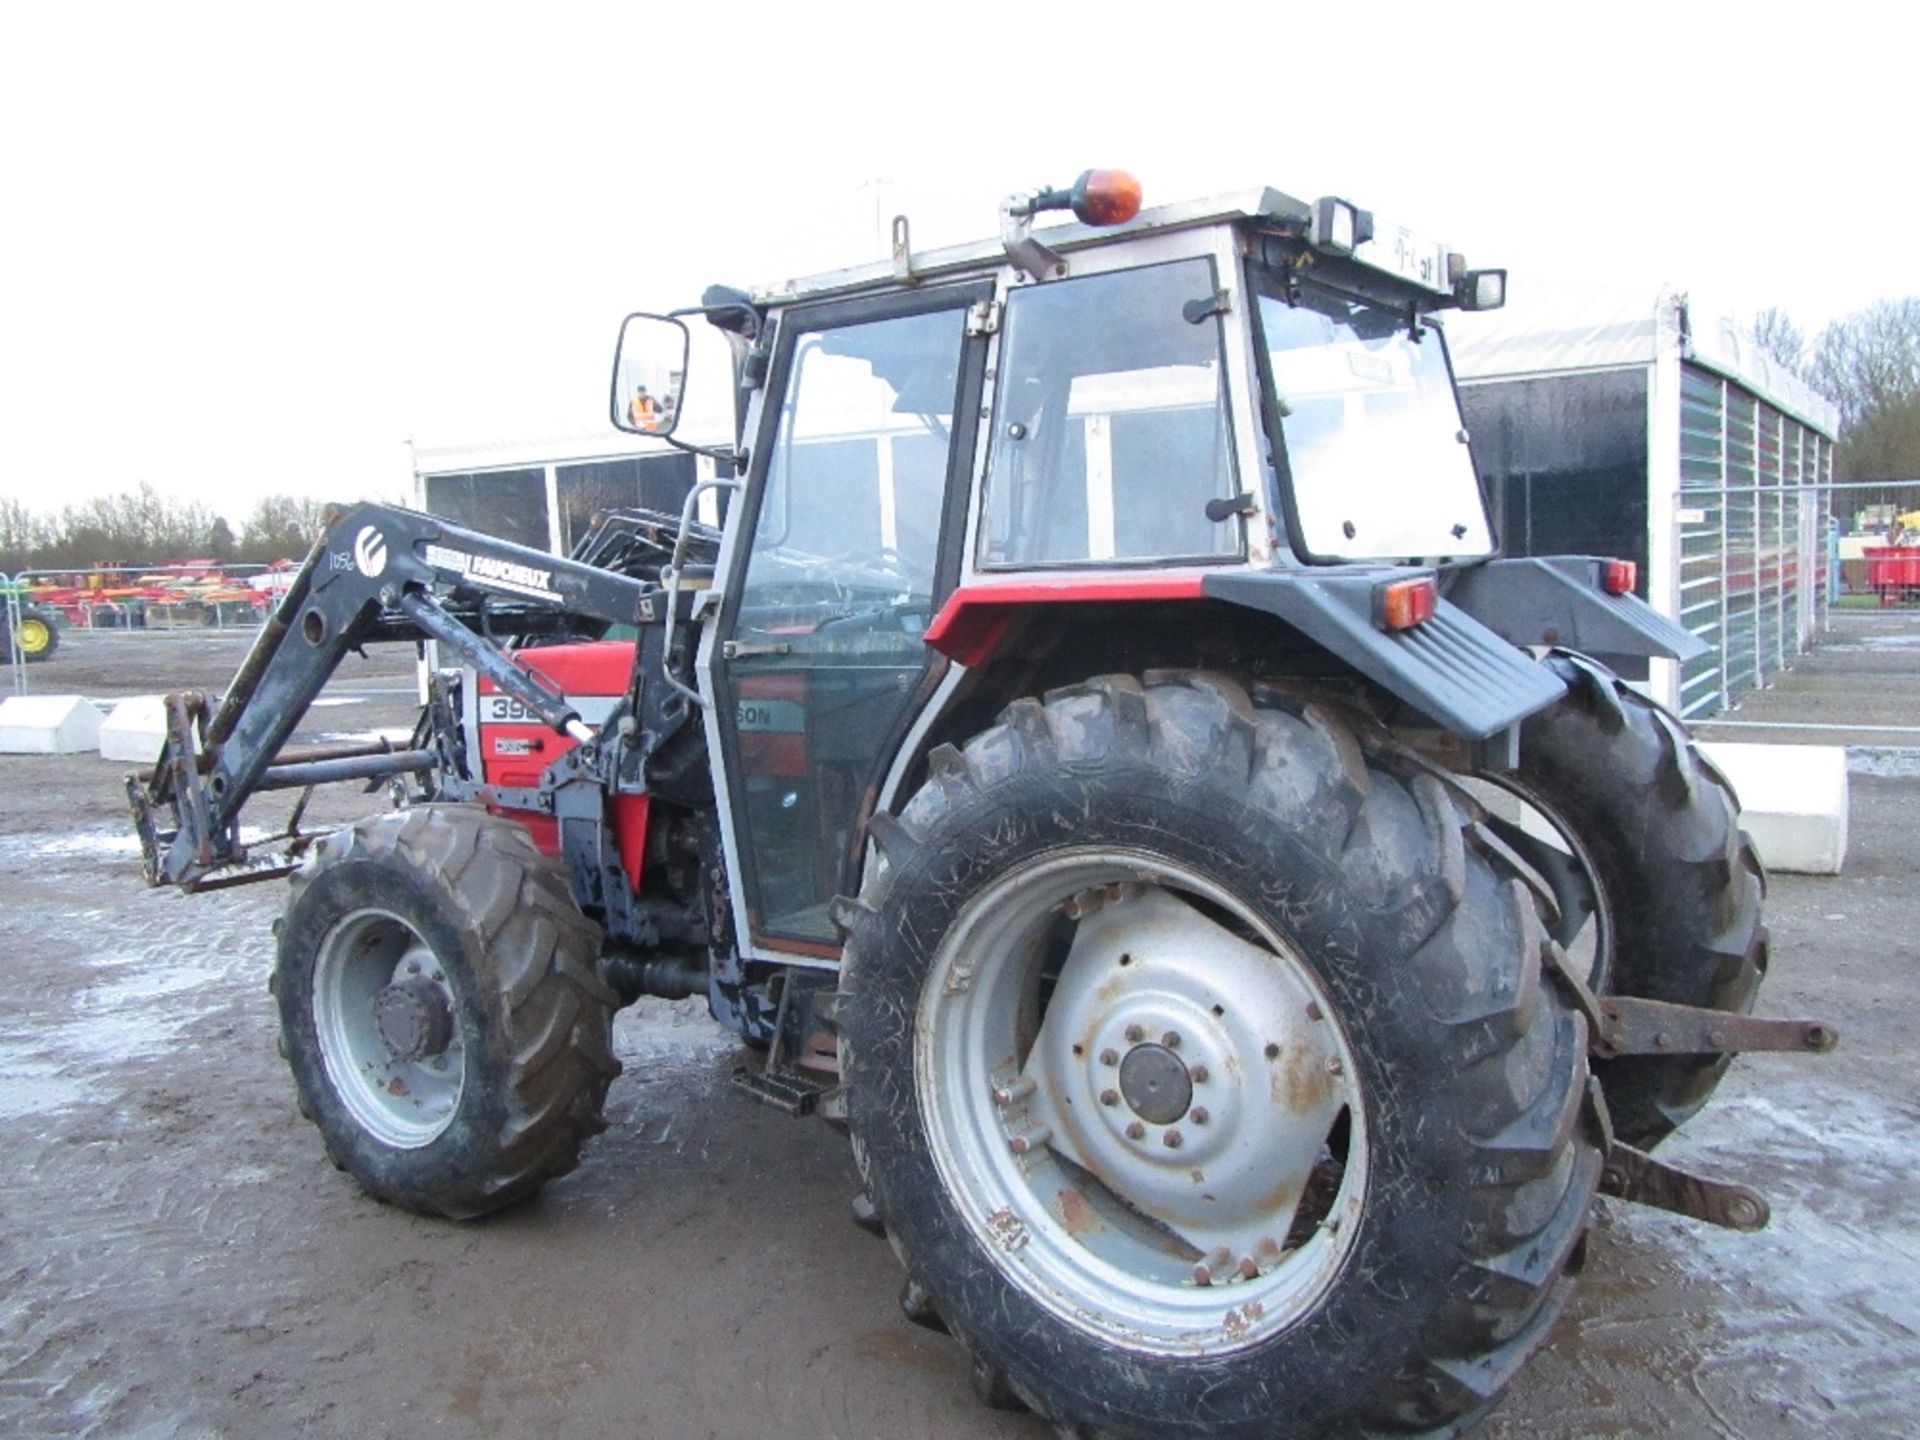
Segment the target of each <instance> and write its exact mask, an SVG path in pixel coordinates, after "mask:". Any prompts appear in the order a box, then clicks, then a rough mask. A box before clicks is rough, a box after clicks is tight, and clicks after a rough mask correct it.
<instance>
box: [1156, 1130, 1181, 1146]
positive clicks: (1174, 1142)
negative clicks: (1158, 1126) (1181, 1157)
mask: <svg viewBox="0 0 1920 1440" xmlns="http://www.w3.org/2000/svg"><path fill="white" fill-rule="evenodd" d="M1160 1143H1161V1144H1162V1145H1165V1146H1166V1147H1167V1149H1169V1150H1178V1149H1179V1148H1180V1147H1181V1146H1182V1145H1184V1144H1185V1143H1186V1139H1185V1137H1184V1136H1182V1135H1181V1134H1180V1132H1179V1131H1178V1130H1169V1131H1167V1133H1166V1134H1164V1135H1162V1136H1161V1137H1160Z"/></svg>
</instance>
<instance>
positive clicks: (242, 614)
mask: <svg viewBox="0 0 1920 1440" xmlns="http://www.w3.org/2000/svg"><path fill="white" fill-rule="evenodd" d="M294 568H295V567H293V566H290V565H258V564H232V565H205V564H184V565H183V564H167V565H138V564H132V565H96V566H90V567H87V568H84V569H74V568H62V569H49V570H22V571H20V572H19V573H18V574H16V575H12V576H7V575H5V574H0V590H4V591H5V600H6V605H5V609H6V621H7V625H6V632H7V644H6V650H7V654H6V660H7V662H8V665H9V668H10V670H11V676H12V689H13V692H14V693H15V694H19V695H24V694H26V693H27V692H28V689H29V688H30V685H31V683H32V681H33V672H34V671H36V670H38V669H39V668H40V667H39V666H38V665H33V664H30V663H29V662H28V660H27V658H26V655H25V654H24V653H23V647H22V643H21V629H22V621H23V620H25V619H26V618H27V617H28V616H29V615H35V616H48V617H51V623H52V624H53V626H54V627H55V630H56V631H57V632H59V633H62V634H64V633H65V632H67V631H70V630H115V631H122V632H127V633H132V634H163V633H174V632H178V631H182V630H190V631H201V632H212V631H220V630H249V631H250V630H253V629H255V628H257V627H258V626H259V624H260V620H261V617H262V616H263V615H264V614H265V612H266V609H267V607H268V606H270V605H271V604H272V603H273V600H274V599H275V598H276V597H277V596H278V594H279V592H280V590H282V589H284V588H285V586H284V584H279V583H277V579H278V577H281V576H284V577H285V578H286V580H288V581H291V580H292V578H293V573H294ZM57 663H58V662H57V660H56V661H54V664H56V665H57Z"/></svg>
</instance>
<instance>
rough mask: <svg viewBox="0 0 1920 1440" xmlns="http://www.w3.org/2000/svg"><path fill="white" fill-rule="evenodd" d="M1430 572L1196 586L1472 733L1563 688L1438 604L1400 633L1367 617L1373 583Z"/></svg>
mask: <svg viewBox="0 0 1920 1440" xmlns="http://www.w3.org/2000/svg"><path fill="white" fill-rule="evenodd" d="M1431 573H1432V572H1431V571H1425V570H1398V569H1391V568H1383V567H1379V566H1352V567H1348V566H1342V567H1340V568H1338V569H1335V568H1332V567H1328V568H1325V569H1314V570H1237V571H1222V572H1219V573H1216V574H1211V575H1208V576H1207V577H1206V579H1205V581H1204V582H1203V586H1202V591H1203V593H1204V594H1205V595H1207V596H1208V597H1209V598H1210V599H1214V600H1223V601H1226V602H1227V603H1229V604H1233V605H1244V606H1246V607H1247V608H1249V609H1252V610H1262V611H1265V612H1266V613H1267V614H1269V615H1273V616H1276V617H1277V618H1279V619H1281V620H1284V621H1285V622H1286V623H1287V624H1289V625H1291V626H1292V627H1293V628H1294V629H1296V630H1298V631H1299V632H1300V633H1301V634H1303V635H1305V636H1306V637H1307V638H1308V639H1310V640H1312V641H1314V642H1315V643H1316V644H1318V645H1320V646H1322V647H1324V648H1325V649H1326V650H1327V651H1329V652H1330V653H1332V654H1334V655H1337V656H1339V657H1340V659H1342V660H1344V661H1345V662H1346V663H1347V664H1349V665H1351V666H1352V667H1353V668H1354V669H1355V670H1358V671H1359V672H1360V673H1361V674H1362V675H1364V676H1366V678H1367V679H1369V680H1371V681H1373V682H1374V684H1376V685H1378V686H1380V688H1381V689H1383V690H1385V691H1387V693H1388V694H1390V695H1392V696H1394V697H1395V698H1396V699H1399V700H1401V701H1404V702H1405V703H1406V704H1408V705H1411V706H1412V707H1413V708H1414V709H1416V710H1419V711H1421V712H1423V713H1424V714H1427V715H1430V716H1432V717H1433V719H1434V720H1436V721H1438V722H1439V723H1440V724H1441V725H1443V726H1445V727H1446V728H1447V729H1449V730H1451V731H1453V732H1455V733H1456V734H1459V735H1465V736H1468V737H1470V738H1472V739H1476V740H1479V739H1484V738H1485V737H1487V736H1489V735H1492V734H1495V733H1496V732H1498V731H1501V730H1505V729H1507V728H1508V727H1509V726H1512V725H1516V724H1518V723H1519V722H1520V721H1522V720H1524V719H1526V717H1527V716H1529V715H1532V714H1534V713H1535V712H1537V711H1540V710H1544V709H1546V708H1547V706H1549V705H1551V704H1553V703H1554V702H1555V701H1556V700H1558V699H1559V698H1560V697H1561V696H1562V695H1564V694H1566V686H1564V685H1562V684H1561V683H1560V681H1559V680H1558V679H1557V678H1556V677H1555V676H1554V674H1553V673H1552V672H1551V671H1550V670H1548V669H1547V667H1546V666H1544V665H1539V664H1536V663H1535V662H1534V660H1533V658H1532V657H1531V656H1529V655H1528V654H1527V653H1526V652H1525V651H1522V650H1517V649H1515V648H1514V646H1513V644H1512V643H1511V642H1510V641H1508V640H1506V639H1504V638H1502V637H1501V636H1500V635H1498V634H1496V633H1495V632H1494V631H1492V630H1490V629H1488V628H1487V627H1486V626H1485V625H1483V624H1481V623H1480V622H1479V621H1478V620H1476V619H1475V618H1474V617H1473V616H1472V615H1470V614H1468V613H1467V612H1466V611H1465V610H1464V609H1462V608H1461V607H1460V606H1458V605H1455V604H1452V603H1450V602H1448V601H1446V600H1442V601H1440V602H1439V603H1438V605H1437V606H1436V607H1435V610H1434V614H1433V616H1432V618H1431V619H1428V620H1424V621H1422V622H1421V623H1420V624H1418V625H1415V626H1414V627H1413V628H1411V629H1408V630H1382V629H1381V628H1380V627H1379V626H1378V625H1377V624H1375V623H1374V618H1373V605H1374V591H1375V590H1376V589H1377V588H1378V587H1379V586H1381V585H1383V584H1386V583H1389V582H1391V581H1393V580H1400V579H1410V578H1414V577H1417V576H1420V575H1426V574H1431Z"/></svg>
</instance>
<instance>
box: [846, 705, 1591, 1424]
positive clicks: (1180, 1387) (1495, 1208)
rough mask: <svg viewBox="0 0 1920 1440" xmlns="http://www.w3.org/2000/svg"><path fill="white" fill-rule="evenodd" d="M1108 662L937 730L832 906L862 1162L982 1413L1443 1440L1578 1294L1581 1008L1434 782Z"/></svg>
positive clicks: (1386, 751)
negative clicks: (982, 724) (1549, 973)
mask: <svg viewBox="0 0 1920 1440" xmlns="http://www.w3.org/2000/svg"><path fill="white" fill-rule="evenodd" d="M1287 703H1289V702H1285V701H1282V700H1280V699H1278V698H1274V697H1266V696H1262V695H1259V694H1258V692H1256V694H1255V696H1253V697H1250V696H1249V694H1248V692H1247V691H1246V690H1245V689H1243V688H1242V687H1241V686H1239V685H1238V684H1236V683H1234V682H1232V681H1229V680H1224V679H1220V678H1216V677H1210V676H1203V675H1192V674H1175V675H1166V676H1155V675H1149V676H1148V677H1146V681H1145V683H1144V684H1143V683H1142V682H1140V681H1137V680H1134V679H1131V678H1129V677H1117V676H1116V677H1107V678H1103V679H1098V680H1094V681H1091V682H1089V683H1087V684H1085V685H1081V686H1077V687H1074V688H1071V689H1067V690H1062V691H1057V692H1055V693H1053V694H1051V695H1049V696H1048V697H1047V699H1046V702H1045V704H1041V703H1040V702H1038V701H1033V700H1023V701H1020V702H1018V703H1016V704H1015V705H1013V706H1012V707H1010V708H1009V709H1008V710H1007V711H1006V713H1005V714H1004V715H1003V716H1002V718H1001V721H1000V723H999V724H998V725H996V726H994V727H993V728H992V729H990V730H988V731H986V732H985V733H983V734H981V735H979V736H978V737H976V738H975V739H973V740H972V741H970V742H969V743H968V744H967V745H966V747H965V749H964V751H956V750H954V749H951V748H949V747H941V748H940V749H939V750H937V751H935V752H934V754H933V756H932V757H931V768H930V774H929V778H928V779H927V781H926V784H925V785H924V786H923V788H922V789H921V790H920V791H919V792H918V794H916V795H915V796H914V798H913V800H912V801H911V802H910V803H909V804H908V805H907V807H906V808H905V810H904V811H903V812H902V814H901V815H900V816H899V817H898V819H897V820H891V821H889V820H888V819H887V818H886V817H882V818H881V820H880V821H879V822H878V823H876V825H875V827H874V833H875V835H876V837H877V838H878V839H879V841H880V843H881V845H882V848H883V854H884V863H883V864H882V865H880V866H876V867H875V873H874V874H873V875H872V876H871V878H870V879H869V882H868V884H867V885H866V887H865V889H864V890H863V892H862V896H861V899H860V900H859V901H858V902H856V903H854V904H852V905H850V906H848V907H845V908H844V909H843V911H842V914H843V917H844V919H845V920H846V923H847V925H848V927H849V933H848V937H847V951H846V960H845V965H844V968H843V975H842V991H843V995H842V1000H841V1003H840V1007H839V1019H840V1026H841V1066H842V1073H843V1077H844V1079H845V1082H846V1084H847V1087H848V1101H849V1122H850V1128H851V1131H852V1136H853V1140H854V1152H855V1156H856V1159H857V1160H858V1161H859V1163H860V1164H861V1167H862V1169H863V1171H864V1172H865V1176H866V1179H867V1182H868V1184H869V1186H870V1188H871V1192H872V1196H873V1201H874V1205H875V1207H876V1209H877V1211H878V1215H879V1218H880V1219H881V1220H882V1221H883V1222H884V1224H885V1229H886V1233H887V1235H888V1237H889V1238H890V1239H891V1241H892V1243H893V1244H894V1247H895V1249H896V1250H897V1252H898V1253H899V1255H900V1258H901V1260H902V1262H903V1263H904V1264H905V1266H906V1269H907V1276H908V1278H907V1289H906V1292H905V1294H904V1296H903V1303H904V1304H906V1306H907V1308H908V1310H909V1313H910V1314H915V1315H917V1316H918V1317H919V1318H923V1319H928V1320H930V1321H931V1320H935V1319H937V1321H938V1322H939V1323H940V1324H942V1325H943V1326H944V1327H945V1328H947V1329H949V1330H951V1331H952V1333H953V1334H954V1335H955V1336H957V1337H958V1338H959V1339H960V1340H961V1342H962V1343H963V1344H964V1345H965V1346H966V1347H967V1349H968V1351H969V1353H970V1359H971V1364H972V1370H973V1375H974V1380H975V1386H976V1389H977V1391H978V1393H979V1394H980V1395H981V1396H982V1398H984V1399H986V1400H987V1401H988V1402H989V1403H996V1404H1005V1403H1024V1404H1026V1405H1028V1406H1030V1407H1031V1408H1033V1409H1035V1410H1037V1411H1039V1412H1041V1413H1042V1414H1043V1415H1044V1416H1045V1417H1046V1418H1048V1419H1049V1420H1051V1421H1052V1422H1053V1424H1054V1425H1055V1426H1056V1427H1059V1428H1060V1429H1061V1431H1062V1433H1070V1434H1075V1435H1083V1436H1096V1435H1097V1436H1102V1437H1105V1436H1115V1437H1118V1436H1148V1435H1151V1436H1155V1437H1170V1436H1186V1437H1198V1436H1206V1437H1221V1436H1261V1437H1283V1436H1299V1437H1305V1436H1316V1437H1318V1436H1330V1435H1347V1434H1350V1433H1356V1432H1360V1431H1379V1430H1391V1431H1413V1432H1432V1431H1440V1430H1447V1429H1449V1427H1453V1426H1457V1425H1459V1424H1461V1423H1463V1422H1465V1421H1467V1420H1469V1419H1470V1418H1471V1417H1474V1416H1476V1415H1478V1414H1480V1413H1482V1412H1483V1411H1484V1410H1485V1409H1487V1408H1488V1407H1490V1406H1491V1405H1492V1404H1493V1403H1494V1401H1495V1400H1496V1399H1497V1397H1498V1395H1499V1393H1500V1392H1501V1390H1502V1388H1503V1387H1504V1386H1505V1384H1506V1382H1507V1381H1508V1379H1509V1378H1510V1377H1511V1376H1512V1375H1513V1373H1514V1372H1515V1371H1516V1370H1517V1369H1518V1367H1519V1366H1520V1364H1521V1363H1522V1362H1523V1361H1524V1360H1525V1358H1526V1357H1527V1356H1528V1355H1529V1354H1530V1353H1531V1352H1532V1351H1533V1350H1534V1349H1535V1348H1536V1347H1537V1346H1538V1345H1539V1344H1540V1343H1541V1342H1542V1341H1543V1339H1544V1338H1545V1336H1546V1333H1547V1330H1548V1328H1549V1327H1550V1326H1551V1324H1552V1322H1553V1320H1554V1317H1555V1316H1556V1314H1557V1313H1558V1312H1559V1310H1560V1308H1561V1306H1562V1304H1563V1303H1564V1301H1565V1299H1566V1296H1567V1294H1568V1292H1569V1286H1570V1277H1571V1274H1572V1272H1573V1271H1574V1270H1575V1269H1576V1268H1577V1265H1578V1261H1579V1258H1580V1254H1581V1249H1582V1240H1583V1237H1584V1235H1585V1232H1586V1226H1587V1217H1588V1213H1589V1209H1590V1206H1591V1200H1592V1195H1593V1190H1594V1185H1595V1183H1596V1180H1597V1178H1598V1173H1599V1168H1600V1166H1599V1160H1600V1157H1599V1154H1598V1152H1597V1150H1596V1149H1595V1146H1594V1143H1593V1138H1592V1135H1591V1133H1590V1127H1589V1126H1588V1124H1587V1123H1586V1121H1585V1118H1584V1117H1585V1112H1586V1079H1587V1068H1586V1028H1585V1025H1584V1023H1583V1021H1582V1020H1581V1018H1580V1017H1579V1016H1578V1014H1577V1013H1575V1012H1574V1011H1573V1010H1572V1009H1571V1008H1570V1007H1569V1006H1568V1005H1567V1004H1565V1003H1564V1002H1563V999H1562V997H1561V996H1560V994H1559V992H1558V989H1557V987H1555V986H1551V985H1543V984H1542V983H1541V976H1542V969H1541V960H1542V954H1543V951H1544V948H1545V945H1546V938H1545V934H1544V932H1543V930H1542V928H1541V924H1540V920H1539V915H1538V911H1537V909H1536V902H1535V899H1534V897H1533V896H1532V895H1531V893H1530V892H1529V891H1528V890H1527V889H1526V888H1525V887H1524V885H1523V884H1522V882H1521V881H1520V879H1519V878H1518V877H1517V876H1516V875H1515V874H1514V872H1513V871H1512V869H1511V868H1509V867H1508V866H1507V864H1506V863H1505V862H1504V861H1503V860H1502V858H1501V856H1500V855H1499V854H1498V853H1496V852H1497V850H1498V847H1491V848H1489V849H1487V850H1483V849H1482V848H1480V846H1479V845H1478V844H1477V837H1478V834H1479V833H1480V832H1478V831H1476V830H1475V829H1474V828H1473V827H1471V826H1468V825H1466V824H1464V823H1463V819H1462V816H1461V814H1460V813H1459V812H1458V811H1457V810H1456V808H1455V806H1454V804H1453V802H1452V800H1451V798H1450V792H1449V790H1448V788H1447V787H1446V786H1445V785H1443V784H1442V783H1440V782H1439V781H1437V780H1436V779H1434V778H1433V776H1432V775H1430V774H1428V773H1426V772H1425V771H1424V770H1423V769H1421V768H1420V767H1419V765H1418V764H1417V763H1416V762H1414V761H1413V760H1412V759H1411V758H1410V757H1408V756H1407V755H1405V754H1403V753H1402V752H1399V751H1397V750H1394V749H1392V748H1390V747H1386V746H1384V745H1372V742H1369V745H1371V748H1363V745H1362V742H1361V741H1360V739H1359V738H1358V737H1357V736H1356V734H1355V733H1354V731H1353V730H1352V729H1351V728H1350V727H1349V726H1348V725H1347V724H1345V723H1344V722H1343V721H1342V720H1341V719H1340V718H1339V717H1338V716H1336V715H1335V714H1333V713H1331V712H1329V711H1327V710H1325V709H1323V708H1321V707H1320V706H1318V705H1311V704H1309V705H1305V706H1304V707H1301V708H1297V709H1286V708H1282V706H1283V705H1284V704H1287Z"/></svg>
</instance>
